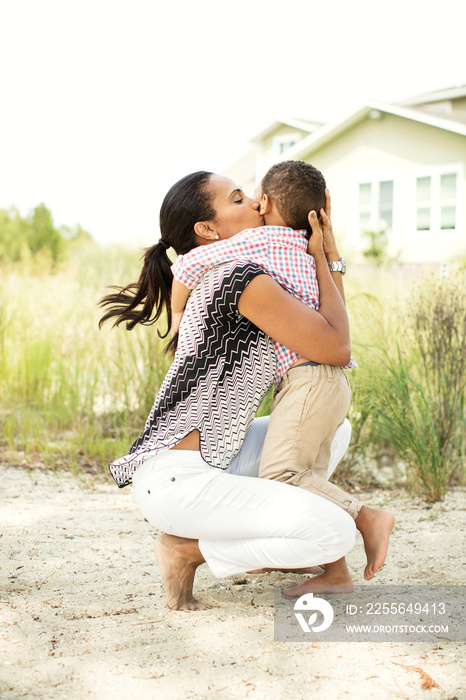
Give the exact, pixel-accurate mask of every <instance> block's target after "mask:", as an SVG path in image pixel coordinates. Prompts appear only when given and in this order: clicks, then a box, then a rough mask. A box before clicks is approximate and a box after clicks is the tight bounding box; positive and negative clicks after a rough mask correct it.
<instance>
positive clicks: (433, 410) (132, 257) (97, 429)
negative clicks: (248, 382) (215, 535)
mask: <svg viewBox="0 0 466 700" xmlns="http://www.w3.org/2000/svg"><path fill="white" fill-rule="evenodd" d="M71 252H72V255H71V256H70V258H69V259H68V261H67V262H66V263H63V264H62V265H61V267H59V268H58V269H56V270H55V272H53V273H52V272H51V271H50V267H47V265H46V264H45V263H44V262H43V263H42V265H43V266H42V267H41V265H40V264H39V262H38V260H37V259H30V260H29V261H23V263H22V265H21V267H18V266H17V265H16V266H15V265H10V267H8V268H7V267H5V266H3V268H2V269H1V273H2V274H0V430H1V448H2V451H3V453H4V456H5V453H6V458H7V459H10V460H17V459H18V454H20V455H21V458H22V459H24V460H26V462H34V461H36V462H42V463H43V464H45V465H46V466H48V467H57V468H66V469H71V470H73V471H76V472H79V471H80V470H82V468H83V467H85V468H86V469H98V470H100V471H102V472H104V473H106V472H107V470H106V465H107V463H108V462H109V461H111V460H113V459H114V458H116V457H118V456H121V455H122V454H125V453H126V452H127V449H128V447H129V445H130V444H131V443H132V442H133V440H134V439H136V438H137V437H138V435H139V434H140V432H141V429H142V427H143V425H144V422H145V420H146V417H147V414H148V412H149V410H150V407H151V406H152V403H153V400H154V396H155V394H156V392H157V390H158V388H159V387H160V384H161V383H162V381H163V378H164V376H165V374H166V372H167V370H168V367H169V365H170V362H171V359H170V357H169V356H166V355H165V354H164V352H163V349H164V345H165V341H163V340H160V339H159V337H158V335H157V332H156V328H155V327H144V328H135V329H134V330H133V331H131V332H127V331H126V330H125V329H124V328H115V329H113V330H112V329H110V328H109V327H107V328H104V329H103V330H102V331H99V330H98V325H97V324H98V319H99V317H100V315H101V314H100V311H99V310H98V309H97V303H98V301H99V299H100V298H101V297H102V296H103V295H104V294H105V293H106V289H105V288H106V286H108V285H110V284H126V283H127V282H129V281H132V280H134V279H136V278H137V276H138V274H139V271H140V266H141V263H140V260H139V258H140V252H139V251H125V250H121V249H118V248H112V249H108V250H100V249H98V248H97V247H96V246H94V245H89V244H86V243H82V244H81V245H79V246H78V245H76V246H75V247H74V248H72V249H71ZM348 277H349V284H347V298H348V309H349V313H350V317H351V327H352V341H353V354H354V355H355V357H356V359H357V361H358V363H359V369H358V370H354V371H353V372H352V373H351V376H350V380H351V384H352V390H353V398H352V406H351V411H350V420H351V423H352V426H353V440H352V445H351V447H350V450H349V452H348V454H347V457H346V460H345V465H346V475H347V476H350V477H351V478H353V479H354V478H356V479H357V477H358V472H359V470H360V467H361V464H363V463H364V461H365V460H367V459H368V458H369V457H371V458H376V457H377V456H378V455H379V454H380V453H381V452H385V451H387V449H389V450H390V451H391V452H392V454H393V456H394V458H395V459H396V460H402V461H403V463H404V464H405V467H406V471H407V474H408V477H409V484H410V485H411V486H412V487H413V488H414V489H415V490H416V491H418V492H423V493H424V494H425V495H426V496H428V497H429V498H434V499H437V498H442V497H443V493H444V490H445V487H446V485H447V484H448V483H449V481H451V480H452V479H458V478H464V477H461V474H464V470H463V465H464V456H465V443H466V439H465V423H464V410H465V404H464V381H465V371H466V370H465V361H466V360H465V352H464V351H465V342H466V320H465V304H466V284H465V273H464V271H463V272H462V273H458V275H456V276H453V275H452V276H451V277H450V278H448V279H442V278H440V277H438V276H437V277H435V278H432V279H425V280H424V281H422V280H420V281H419V282H418V283H417V284H415V285H414V286H413V284H412V283H411V282H407V280H406V277H405V275H403V274H401V273H399V272H398V273H397V272H394V271H393V270H383V269H378V270H377V272H374V271H373V269H371V268H365V269H364V271H363V272H361V274H359V275H358V274H355V273H354V272H353V274H352V275H351V276H350V275H349V276H348ZM367 289H370V290H371V293H370V294H368V293H367V291H366V290H367ZM269 407H270V395H269V396H268V397H267V399H266V400H265V401H264V403H263V406H262V407H261V410H260V413H261V414H264V413H267V412H268V411H269ZM344 471H345V470H344Z"/></svg>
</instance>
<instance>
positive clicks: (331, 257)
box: [320, 188, 345, 301]
mask: <svg viewBox="0 0 466 700" xmlns="http://www.w3.org/2000/svg"><path fill="white" fill-rule="evenodd" d="M331 214H332V202H331V199H330V192H329V191H328V189H327V188H325V210H324V209H321V210H320V216H321V218H322V237H323V247H324V253H325V257H326V258H327V262H329V263H330V262H338V261H339V260H340V253H339V252H338V248H337V244H336V241H335V236H334V235H333V227H332V216H331ZM330 274H331V275H332V279H333V281H334V282H335V286H336V288H337V289H338V291H339V292H340V296H341V298H342V299H343V301H345V290H344V287H343V275H342V274H341V272H332V273H330Z"/></svg>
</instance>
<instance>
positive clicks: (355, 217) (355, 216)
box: [350, 170, 401, 248]
mask: <svg viewBox="0 0 466 700" xmlns="http://www.w3.org/2000/svg"><path fill="white" fill-rule="evenodd" d="M400 180H401V176H400V172H399V171H394V170H382V171H370V172H365V173H358V175H355V176H354V177H353V181H352V184H351V198H350V202H352V204H353V206H352V207H351V222H352V225H351V229H350V230H351V239H352V241H353V243H355V244H356V245H358V247H360V246H361V245H362V244H364V238H363V236H362V232H361V231H360V230H359V185H365V184H369V183H370V184H371V186H372V189H371V192H374V189H373V188H374V187H375V188H376V189H375V192H376V200H375V202H376V204H377V206H375V203H374V204H371V223H370V227H369V228H368V230H369V231H377V230H378V221H377V222H376V221H375V218H376V216H377V213H378V210H379V206H378V204H379V203H378V197H379V187H378V186H379V183H380V182H387V181H391V182H393V220H392V226H391V228H390V229H389V230H388V231H387V237H388V242H389V246H390V248H392V247H393V245H396V244H397V243H398V242H399V241H398V239H399V235H400V230H401V229H400V223H401V222H400V212H401V206H400V205H401V202H400V194H401V187H400Z"/></svg>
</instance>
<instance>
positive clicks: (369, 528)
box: [355, 506, 395, 581]
mask: <svg viewBox="0 0 466 700" xmlns="http://www.w3.org/2000/svg"><path fill="white" fill-rule="evenodd" d="M355 523H356V527H357V528H358V530H359V532H360V533H361V535H362V538H363V540H364V549H365V551H366V557H367V565H366V568H365V569H364V578H365V579H366V581H370V580H371V579H372V578H374V576H375V574H376V573H377V571H378V570H379V569H380V568H381V567H382V566H383V564H384V562H385V557H386V556H387V551H388V542H389V540H390V535H391V534H392V530H393V526H394V524H395V516H394V515H393V513H390V511H388V510H381V509H380V508H371V507H370V506H362V508H361V510H360V511H359V513H358V515H357V517H356V520H355Z"/></svg>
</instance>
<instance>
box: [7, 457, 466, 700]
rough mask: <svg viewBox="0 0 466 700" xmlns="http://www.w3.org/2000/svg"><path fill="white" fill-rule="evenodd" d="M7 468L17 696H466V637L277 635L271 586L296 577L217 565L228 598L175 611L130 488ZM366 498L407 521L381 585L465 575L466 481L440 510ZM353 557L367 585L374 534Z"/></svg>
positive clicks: (206, 583)
mask: <svg viewBox="0 0 466 700" xmlns="http://www.w3.org/2000/svg"><path fill="white" fill-rule="evenodd" d="M0 471H1V475H0V476H1V478H0V483H1V487H0V488H1V492H2V493H1V509H0V512H1V516H0V522H1V532H2V536H1V539H0V543H1V556H2V563H1V580H0V611H1V632H0V697H1V698H2V699H3V700H13V699H15V700H16V699H17V698H23V697H27V698H44V699H47V700H55V699H58V698H60V699H62V698H99V700H107V699H109V700H120V698H121V699H123V698H124V699H125V700H127V699H128V698H138V700H145V699H146V698H147V699H149V698H180V699H181V698H226V699H228V698H246V697H247V698H248V699H254V698H267V699H270V698H272V699H275V698H277V699H279V698H280V699H281V698H293V699H297V700H300V699H301V698H302V699H303V700H304V698H306V700H308V698H309V697H312V698H313V699H317V700H320V699H322V700H324V699H325V700H328V699H329V698H330V699H331V700H333V698H340V697H342V698H343V697H344V698H353V697H354V698H358V699H360V700H364V699H365V698H371V697H375V698H421V697H425V696H426V694H427V695H428V697H429V699H430V700H439V699H442V700H443V699H445V700H447V699H449V700H452V699H453V698H458V700H459V699H460V698H465V697H466V694H465V692H464V688H466V673H465V662H464V645H460V644H454V643H451V642H450V643H448V642H447V643H378V644H377V643H363V644H361V643H359V644H357V643H353V644H345V643H320V644H317V643H312V644H311V643H301V644H298V643H296V644H289V643H287V644H281V643H277V642H274V641H273V590H272V584H273V583H274V582H275V583H276V582H280V583H282V582H288V581H290V582H291V581H293V580H296V578H297V577H296V576H295V577H292V576H286V577H284V576H283V575H280V574H277V573H275V574H267V575H261V576H251V575H245V576H244V578H245V579H247V583H246V584H244V585H243V586H238V585H235V584H234V580H235V579H234V578H229V579H222V580H219V579H215V578H214V577H213V576H212V574H211V573H210V571H209V570H208V568H207V567H206V566H203V567H201V569H200V570H199V574H198V576H197V586H196V590H197V591H198V593H199V597H200V598H201V599H202V600H204V601H206V602H209V603H211V604H213V605H215V606H216V607H214V608H212V609H211V610H207V611H204V612H198V613H182V612H171V611H169V610H167V609H166V608H165V603H164V596H163V592H162V588H161V585H160V578H159V574H158V569H157V565H156V563H155V560H154V558H153V556H152V554H151V551H152V550H151V541H152V536H153V532H152V528H151V527H150V526H149V525H148V523H146V522H145V521H144V520H143V518H142V516H141V515H140V513H139V511H138V509H137V508H136V506H135V505H134V502H133V498H132V491H131V489H123V490H121V491H120V490H118V489H117V488H116V487H114V486H113V485H112V484H107V483H98V484H97V485H96V486H94V487H93V488H89V487H88V486H86V485H85V484H84V485H83V484H81V485H80V484H78V483H77V481H76V480H75V479H74V478H72V477H71V476H69V475H60V476H57V475H54V474H48V473H45V472H43V471H40V470H34V471H28V470H25V469H21V468H14V467H11V466H6V465H0ZM362 498H363V500H364V501H365V502H366V503H372V504H379V505H382V504H384V503H385V504H388V503H389V504H390V506H391V508H392V509H394V511H395V512H396V514H397V518H398V522H397V526H396V532H395V534H394V536H393V538H392V545H391V549H390V552H389V560H388V563H387V566H386V567H385V568H384V570H383V572H381V574H380V575H379V576H378V582H380V583H408V582H409V583H432V584H440V583H452V584H453V583H456V584H458V583H464V582H465V578H466V577H465V557H464V551H465V546H464V525H465V523H464V515H465V500H466V499H465V491H464V490H455V491H454V492H451V493H449V494H448V496H447V498H446V500H445V502H444V503H440V504H435V505H434V506H433V507H432V508H429V509H426V504H425V503H424V502H423V501H421V500H418V499H414V500H413V499H411V498H410V497H408V496H407V495H406V494H404V493H402V492H396V493H391V492H388V491H385V492H380V491H377V492H372V493H366V494H364V495H363V497H362ZM348 561H349V565H350V569H351V570H352V572H353V574H354V576H355V582H357V583H362V569H363V562H364V556H363V548H362V542H361V540H360V539H358V541H357V544H356V547H355V549H354V550H353V552H352V553H351V554H350V556H349V558H348ZM280 576H281V577H282V578H280ZM398 664H403V666H399V665H398ZM406 666H409V667H417V668H419V669H421V670H422V671H423V672H424V673H425V674H428V676H430V677H431V678H432V679H433V681H435V683H436V684H437V686H438V687H433V688H431V689H430V690H425V689H423V688H422V681H423V678H425V677H423V676H422V674H421V672H420V671H417V670H415V669H414V668H405V667H406Z"/></svg>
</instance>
